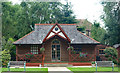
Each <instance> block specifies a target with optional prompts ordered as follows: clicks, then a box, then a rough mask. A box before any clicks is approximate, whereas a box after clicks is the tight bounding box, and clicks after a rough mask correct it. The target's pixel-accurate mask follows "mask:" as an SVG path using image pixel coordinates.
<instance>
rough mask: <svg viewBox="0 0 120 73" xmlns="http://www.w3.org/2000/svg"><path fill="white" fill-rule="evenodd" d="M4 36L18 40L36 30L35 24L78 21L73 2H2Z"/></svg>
mask: <svg viewBox="0 0 120 73" xmlns="http://www.w3.org/2000/svg"><path fill="white" fill-rule="evenodd" d="M2 7H3V8H2V11H3V15H2V21H3V22H2V24H3V26H2V28H3V31H2V33H3V36H5V37H6V39H9V38H10V37H11V38H13V39H15V40H17V39H19V38H21V37H23V36H24V35H26V34H27V33H29V32H30V31H32V30H34V29H33V27H34V24H36V23H39V24H46V23H56V22H58V23H66V24H68V23H70V24H73V23H76V21H75V20H76V19H75V16H74V14H73V11H72V9H71V4H69V3H67V4H62V3H60V2H21V4H20V5H19V4H15V5H13V4H12V3H11V2H3V3H2Z"/></svg>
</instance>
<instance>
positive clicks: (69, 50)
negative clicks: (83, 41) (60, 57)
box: [68, 43, 71, 62]
mask: <svg viewBox="0 0 120 73" xmlns="http://www.w3.org/2000/svg"><path fill="white" fill-rule="evenodd" d="M69 47H70V43H69ZM68 51H69V62H70V61H71V50H68Z"/></svg>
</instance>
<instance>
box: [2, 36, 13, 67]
mask: <svg viewBox="0 0 120 73" xmlns="http://www.w3.org/2000/svg"><path fill="white" fill-rule="evenodd" d="M13 42H14V40H13V39H12V38H9V39H8V40H6V39H5V37H3V38H2V65H3V66H7V64H8V62H9V61H10V60H13V58H15V47H14V45H13V44H12V43H13ZM14 60H15V59H14Z"/></svg>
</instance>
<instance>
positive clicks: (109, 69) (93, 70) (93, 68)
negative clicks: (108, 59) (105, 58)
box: [68, 67, 118, 73]
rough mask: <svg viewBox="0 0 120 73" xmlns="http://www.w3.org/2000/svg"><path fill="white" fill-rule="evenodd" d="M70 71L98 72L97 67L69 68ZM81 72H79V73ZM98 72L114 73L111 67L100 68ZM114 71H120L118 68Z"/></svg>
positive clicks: (81, 72) (75, 72) (76, 72)
mask: <svg viewBox="0 0 120 73" xmlns="http://www.w3.org/2000/svg"><path fill="white" fill-rule="evenodd" d="M68 69H69V70H71V71H73V72H74V73H79V72H80V73H94V72H95V71H96V68H95V67H89V68H88V67H82V68H81V67H76V68H75V67H74V68H73V67H68ZM78 71H79V72H78ZM97 71H101V72H110V71H112V68H111V67H98V69H97ZM114 71H118V67H114Z"/></svg>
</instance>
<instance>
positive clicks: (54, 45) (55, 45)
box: [52, 39, 60, 61]
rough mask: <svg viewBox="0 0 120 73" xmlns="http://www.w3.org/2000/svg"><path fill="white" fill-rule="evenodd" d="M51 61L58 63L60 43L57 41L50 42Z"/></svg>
mask: <svg viewBox="0 0 120 73" xmlns="http://www.w3.org/2000/svg"><path fill="white" fill-rule="evenodd" d="M52 61H60V43H59V41H58V40H57V39H55V40H54V41H53V42H52Z"/></svg>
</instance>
